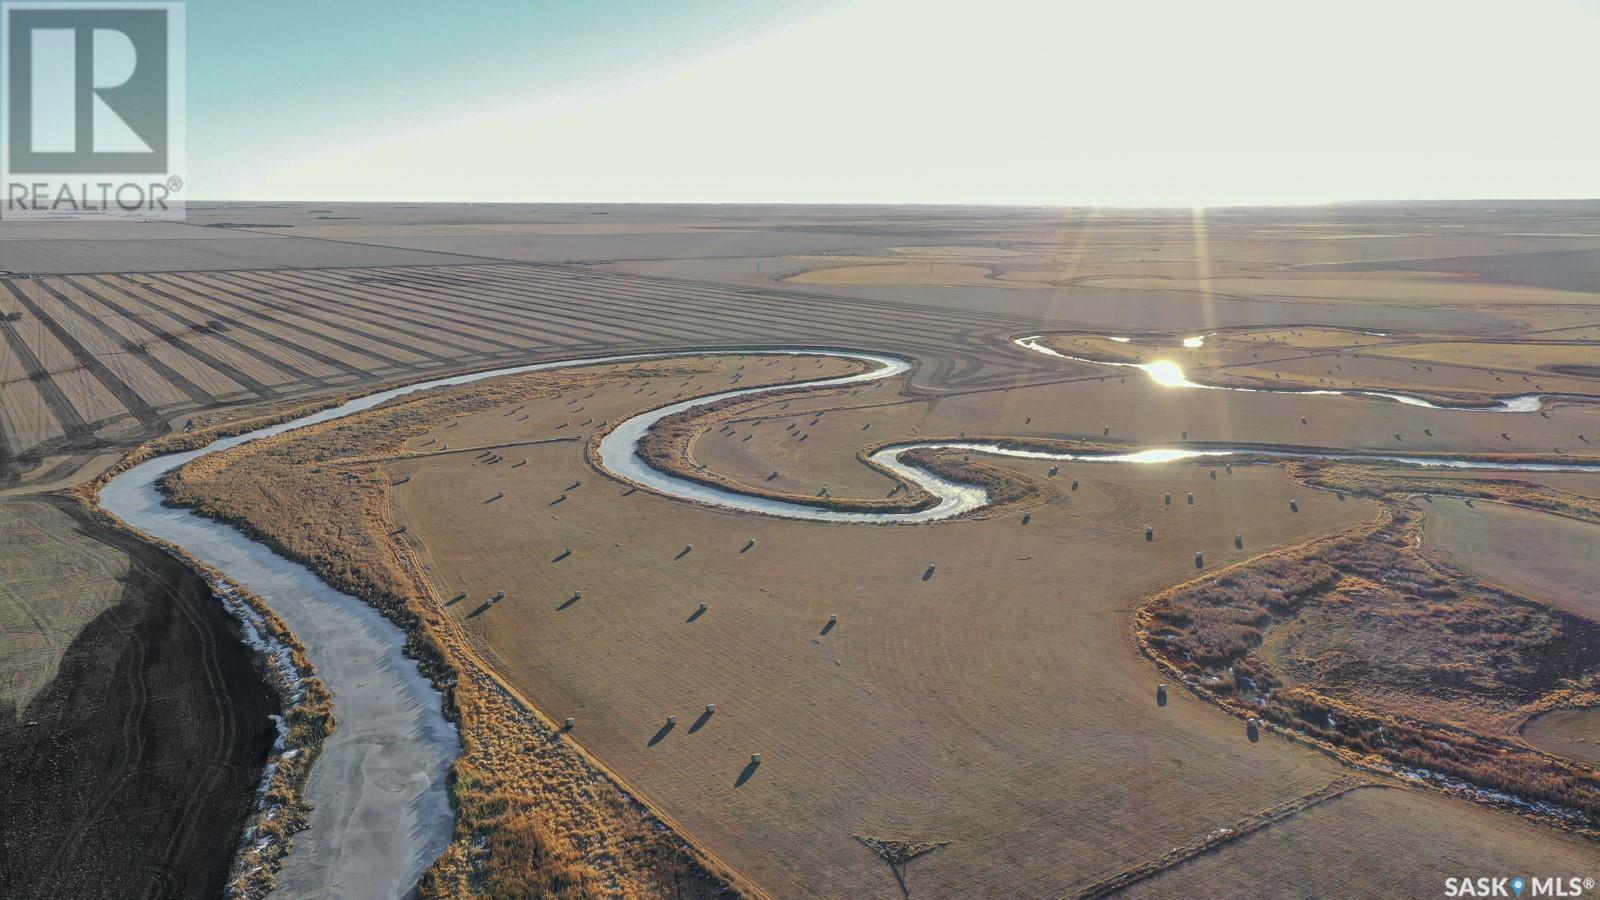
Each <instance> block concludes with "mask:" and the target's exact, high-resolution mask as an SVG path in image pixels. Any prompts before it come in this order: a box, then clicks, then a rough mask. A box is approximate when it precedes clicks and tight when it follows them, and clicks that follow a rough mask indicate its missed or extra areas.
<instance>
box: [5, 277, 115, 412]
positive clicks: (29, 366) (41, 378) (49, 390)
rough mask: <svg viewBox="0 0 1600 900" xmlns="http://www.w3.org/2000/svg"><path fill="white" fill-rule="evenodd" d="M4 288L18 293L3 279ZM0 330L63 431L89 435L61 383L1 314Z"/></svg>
mask: <svg viewBox="0 0 1600 900" xmlns="http://www.w3.org/2000/svg"><path fill="white" fill-rule="evenodd" d="M6 287H7V288H9V289H10V290H11V292H12V293H13V294H16V293H17V289H16V287H15V286H14V285H12V284H11V283H10V282H9V281H8V282H6ZM0 332H4V333H5V336H6V343H7V344H9V345H10V346H11V352H13V353H15V354H16V355H17V361H18V362H20V363H22V368H23V371H25V372H27V373H28V379H29V380H30V381H32V382H33V386H34V387H35V388H36V389H37V390H38V391H39V396H40V397H42V398H43V399H44V403H45V405H46V406H48V407H49V408H50V412H51V414H52V415H54V416H55V417H56V421H57V422H58V423H59V424H60V425H61V432H62V434H63V435H65V436H66V437H68V438H71V439H79V440H81V439H84V438H89V437H92V436H93V434H94V432H93V431H92V430H90V428H89V425H88V423H87V422H85V421H84V420H83V415H82V414H81V413H79V412H78V408H77V407H75V406H73V405H72V401H70V400H68V399H67V395H66V394H65V393H63V392H62V390H61V386H60V385H58V384H56V382H55V379H53V378H51V377H50V373H49V372H47V371H45V367H44V364H43V363H41V362H39V357H38V356H37V355H35V354H34V352H33V348H32V347H29V346H28V342H27V341H26V340H24V339H23V337H22V335H21V334H20V333H19V332H18V331H17V328H16V326H15V325H13V324H12V323H11V322H10V321H9V320H7V319H6V318H5V317H3V316H0Z"/></svg>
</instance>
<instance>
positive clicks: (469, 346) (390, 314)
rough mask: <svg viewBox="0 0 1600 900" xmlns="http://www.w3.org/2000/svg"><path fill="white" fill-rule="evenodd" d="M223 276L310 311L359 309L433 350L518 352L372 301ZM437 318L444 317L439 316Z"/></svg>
mask: <svg viewBox="0 0 1600 900" xmlns="http://www.w3.org/2000/svg"><path fill="white" fill-rule="evenodd" d="M227 274H228V276H229V277H230V278H232V279H233V280H234V281H235V282H236V283H240V282H242V283H244V284H245V285H251V286H255V287H257V288H260V289H262V290H268V291H271V292H273V293H275V294H278V295H280V296H281V295H284V294H288V295H290V296H293V297H298V298H300V299H301V301H302V302H304V303H306V304H308V305H310V306H313V307H315V306H316V305H317V302H318V301H322V302H332V303H337V304H339V305H340V306H341V308H343V309H346V310H349V311H354V310H356V309H359V310H361V311H362V312H364V313H365V314H367V315H369V316H374V317H378V318H381V319H383V320H384V321H385V322H386V327H388V328H391V329H393V330H394V331H396V332H397V333H401V334H405V335H407V336H409V337H413V338H416V339H417V340H420V341H425V342H428V343H431V344H433V345H435V346H440V347H450V348H452V349H455V350H458V351H461V352H462V353H484V352H485V350H484V348H483V345H484V344H493V345H495V346H498V347H500V348H501V349H503V350H517V349H519V348H518V347H517V345H516V344H511V343H507V342H505V341H502V340H498V339H496V338H486V337H483V336H481V335H475V334H472V333H470V332H465V331H461V330H460V329H457V328H452V327H450V326H449V325H441V324H439V323H437V322H429V321H427V320H425V319H417V318H414V317H412V316H408V315H402V314H400V313H398V312H397V311H396V310H395V309H394V308H393V307H392V306H391V307H390V308H387V309H385V308H382V306H381V305H379V304H376V303H375V302H374V301H369V300H365V299H358V298H355V297H351V296H341V295H338V294H333V295H330V294H328V293H327V292H324V291H322V290H321V289H320V288H317V287H314V286H300V285H293V284H290V283H283V282H274V281H271V280H268V279H266V278H262V277H259V273H256V272H229V273H227ZM358 304H359V305H358ZM372 306H378V308H376V309H374V308H371V307H372ZM441 318H444V317H442V316H441ZM395 322H404V323H406V324H407V325H410V326H412V327H413V328H416V329H422V330H421V331H415V330H412V329H403V328H400V327H398V326H397V325H394V324H387V323H395ZM441 334H448V335H450V336H451V337H454V338H457V339H458V340H461V341H466V342H467V343H457V342H456V341H450V340H445V339H444V338H442V337H440V336H439V335H441Z"/></svg>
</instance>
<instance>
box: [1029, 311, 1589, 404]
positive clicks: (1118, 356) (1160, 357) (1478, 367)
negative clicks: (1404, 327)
mask: <svg viewBox="0 0 1600 900" xmlns="http://www.w3.org/2000/svg"><path fill="white" fill-rule="evenodd" d="M1179 338H1180V336H1179V335H1152V334H1138V335H1132V336H1116V337H1108V336H1101V335H1091V334H1070V333H1069V334H1048V335H1044V336H1043V337H1041V338H1040V339H1039V343H1040V344H1042V345H1043V346H1045V347H1048V348H1050V349H1052V350H1055V351H1056V352H1058V353H1062V354H1065V355H1067V356H1073V357H1078V358H1083V359H1092V360H1100V361H1105V362H1110V363H1119V364H1130V363H1131V364H1140V363H1156V362H1166V363H1171V364H1174V365H1176V366H1177V367H1178V368H1180V369H1181V370H1182V372H1183V373H1184V374H1186V375H1187V376H1188V377H1189V378H1190V380H1192V381H1196V382H1199V383H1201V384H1207V385H1215V386H1219V387H1246V388H1264V389H1271V390H1305V391H1319V390H1322V391H1326V390H1369V391H1399V392H1404V393H1408V394H1412V395H1415V396H1419V397H1423V398H1427V399H1432V400H1434V401H1436V402H1438V403H1440V404H1441V405H1489V404H1492V403H1493V402H1494V401H1495V400H1496V399H1497V398H1503V397H1510V396H1516V395H1519V394H1533V393H1539V394H1570V395H1577V396H1596V395H1600V380H1596V378H1595V377H1594V376H1595V375H1600V365H1596V364H1595V363H1596V362H1597V361H1600V357H1596V356H1595V353H1596V346H1594V345H1591V344H1589V343H1576V342H1570V341H1552V342H1546V343H1513V342H1509V341H1471V342H1468V341H1457V342H1430V341H1428V340H1426V338H1418V337H1415V336H1408V337H1399V336H1394V337H1390V336H1374V335H1371V334H1366V333H1363V332H1354V331H1341V330H1337V329H1305V330H1300V329H1296V330H1290V331H1255V330H1222V331H1217V332H1213V333H1211V334H1209V335H1206V336H1205V339H1204V345H1203V346H1200V347H1190V346H1183V345H1182V344H1181V343H1180V340H1179Z"/></svg>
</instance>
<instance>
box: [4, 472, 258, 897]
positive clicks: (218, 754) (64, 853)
mask: <svg viewBox="0 0 1600 900" xmlns="http://www.w3.org/2000/svg"><path fill="white" fill-rule="evenodd" d="M0 560H3V566H4V568H3V570H0V571H3V575H4V578H3V580H0V760H4V761H5V762H4V765H0V796H4V797H5V798H6V802H4V803H0V896H3V897H7V898H41V900H43V898H55V897H81V898H106V900H111V898H120V897H128V896H161V897H193V898H197V900H198V898H213V897H217V896H221V895H222V893H223V890H224V888H225V886H226V884H227V881H228V877H229V868H230V865H231V864H232V862H233V859H234V856H235V853H236V851H237V848H238V834H239V832H240V829H241V828H242V827H243V825H244V822H245V816H246V814H247V813H248V812H249V811H250V810H251V809H252V808H253V806H254V805H255V800H256V789H257V786H258V784H259V782H260V778H261V767H262V765H263V764H264V763H265V761H266V758H267V752H268V750H269V749H270V747H271V745H272V739H273V734H274V729H273V726H272V723H271V722H270V721H269V720H268V718H267V716H268V715H269V714H272V713H277V712H278V711H279V710H278V706H277V703H276V702H275V700H274V698H273V696H272V695H271V694H269V693H268V692H267V691H266V689H265V687H264V686H263V685H262V683H261V680H260V676H259V675H258V673H257V672H256V670H255V669H254V667H253V666H252V663H251V660H250V658H249V657H248V656H247V655H246V654H244V653H241V652H239V650H238V649H237V648H238V647H239V629H238V626H237V625H235V623H234V622H233V620H232V619H231V618H230V617H229V616H228V614H227V613H226V612H225V611H224V610H223V608H222V606H221V605H220V604H219V603H217V601H216V600H215V598H213V597H212V596H211V592H210V590H209V589H208V588H207V587H206V584H205V582H204V581H203V580H202V579H201V578H200V577H198V576H196V575H195V574H194V573H192V572H190V571H189V570H188V569H186V568H184V566H183V565H182V564H180V563H179V562H178V561H177V560H175V559H173V558H171V557H170V556H168V555H167V554H166V553H164V552H162V551H159V550H156V549H154V548H151V547H148V546H146V545H144V544H142V543H140V542H139V541H137V540H134V539H133V538H131V537H129V536H127V535H124V534H120V533H118V532H115V531H112V530H111V529H109V528H108V527H107V525H106V524H105V523H104V522H101V521H99V520H98V519H97V518H95V517H94V516H92V515H91V514H90V513H89V512H88V511H87V510H85V509H84V507H83V506H82V504H81V503H79V502H78V501H77V500H76V498H71V497H60V496H51V497H37V498H6V499H3V500H0ZM196 670H198V672H199V676H198V677H197V676H196V675H195V672H196Z"/></svg>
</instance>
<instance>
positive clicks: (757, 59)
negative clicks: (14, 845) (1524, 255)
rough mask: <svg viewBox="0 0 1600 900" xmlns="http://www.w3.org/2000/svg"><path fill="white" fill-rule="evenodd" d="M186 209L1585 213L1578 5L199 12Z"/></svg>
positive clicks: (1589, 76)
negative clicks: (1542, 200)
mask: <svg viewBox="0 0 1600 900" xmlns="http://www.w3.org/2000/svg"><path fill="white" fill-rule="evenodd" d="M188 34H189V55H188V67H189V120H188V135H189V138H188V141H189V154H188V159H189V168H190V170H191V171H190V177H189V184H190V185H191V186H192V188H193V190H194V196H195V197H197V198H199V197H204V198H233V199H241V198H253V199H324V200H338V199H347V200H471V201H493V200H503V201H700V202H764V201H794V202H929V203H934V202H967V203H1022V204H1033V203H1044V204H1071V203H1088V204H1152V203H1160V204H1206V203H1262V202H1313V201H1322V200H1336V199H1375V198H1414V197H1416V198H1421V197H1576V196H1582V197H1593V196H1600V166H1597V165H1596V164H1595V163H1594V160H1595V159H1596V158H1600V123H1597V119H1600V117H1596V116H1595V115H1594V112H1593V110H1594V104H1595V101H1594V96H1595V93H1596V91H1597V89H1600V52H1597V50H1596V48H1600V2H1596V0H1338V2H1333V0H1327V2H1323V0H1315V2H1313V0H1210V2H1198V0H985V2H963V3H955V2H948V0H781V2H771V3H737V2H713V0H676V2H670V3H667V2H638V0H599V2H540V0H534V2H506V3H490V2H469V3H420V2H387V3H386V2H377V0H339V2H310V0H288V2H282V0H279V2H259V0H190V2H189V3H188Z"/></svg>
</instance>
